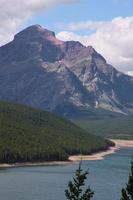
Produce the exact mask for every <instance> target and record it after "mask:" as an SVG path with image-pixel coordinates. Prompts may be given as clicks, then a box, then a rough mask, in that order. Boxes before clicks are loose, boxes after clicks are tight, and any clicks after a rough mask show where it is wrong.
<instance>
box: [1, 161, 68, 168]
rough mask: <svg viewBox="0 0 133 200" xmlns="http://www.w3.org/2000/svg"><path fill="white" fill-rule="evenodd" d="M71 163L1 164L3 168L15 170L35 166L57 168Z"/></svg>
mask: <svg viewBox="0 0 133 200" xmlns="http://www.w3.org/2000/svg"><path fill="white" fill-rule="evenodd" d="M69 163H71V162H70V161H49V162H46V161H45V162H36V163H33V162H31V163H15V164H6V163H4V164H0V169H1V168H13V167H32V166H33V167H34V166H55V165H66V164H69Z"/></svg>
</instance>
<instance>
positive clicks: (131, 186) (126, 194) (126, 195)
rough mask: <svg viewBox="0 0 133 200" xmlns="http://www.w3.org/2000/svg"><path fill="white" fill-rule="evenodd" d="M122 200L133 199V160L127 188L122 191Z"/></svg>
mask: <svg viewBox="0 0 133 200" xmlns="http://www.w3.org/2000/svg"><path fill="white" fill-rule="evenodd" d="M121 193H122V197H121V200H133V161H132V162H131V172H130V175H129V179H128V183H127V185H126V188H125V189H124V188H123V189H122V191H121Z"/></svg>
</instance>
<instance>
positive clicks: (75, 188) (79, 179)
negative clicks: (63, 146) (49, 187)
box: [65, 163, 94, 200]
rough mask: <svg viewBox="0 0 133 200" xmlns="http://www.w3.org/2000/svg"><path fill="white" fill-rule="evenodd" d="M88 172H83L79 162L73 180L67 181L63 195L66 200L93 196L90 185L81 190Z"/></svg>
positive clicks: (83, 199)
mask: <svg viewBox="0 0 133 200" xmlns="http://www.w3.org/2000/svg"><path fill="white" fill-rule="evenodd" d="M88 174H89V172H88V170H87V171H85V172H83V170H82V168H81V163H80V164H79V168H78V169H77V170H76V172H75V176H74V177H73V181H70V182H69V183H68V189H67V190H65V196H66V198H67V199H68V200H90V199H91V198H92V197H93V195H94V192H93V191H92V190H91V189H90V187H88V188H87V189H85V190H83V189H84V186H85V180H86V179H87V175H88Z"/></svg>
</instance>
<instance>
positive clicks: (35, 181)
mask: <svg viewBox="0 0 133 200" xmlns="http://www.w3.org/2000/svg"><path fill="white" fill-rule="evenodd" d="M132 155H133V148H124V149H121V150H119V151H118V152H116V153H115V154H112V155H108V156H106V157H105V159H104V160H99V161H84V162H83V168H84V169H88V168H89V171H90V175H89V176H88V180H87V184H90V186H91V188H92V189H94V190H95V196H94V198H93V199H94V200H112V199H113V200H119V199H120V191H121V188H122V187H123V186H125V184H126V182H127V180H128V174H129V169H130V161H131V157H132ZM77 167H78V164H76V163H75V164H67V165H62V166H42V167H21V168H12V169H4V170H0V199H1V200H65V196H64V190H65V188H66V187H67V183H68V181H69V180H70V179H71V178H72V176H73V173H74V172H75V170H76V169H77Z"/></svg>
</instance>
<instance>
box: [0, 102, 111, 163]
mask: <svg viewBox="0 0 133 200" xmlns="http://www.w3.org/2000/svg"><path fill="white" fill-rule="evenodd" d="M109 145H111V144H110V143H109V142H108V141H106V140H105V139H102V138H101V137H97V136H92V135H90V134H88V133H87V132H85V131H84V130H83V129H81V128H79V127H77V126H76V125H74V124H73V123H71V122H69V121H67V120H64V119H63V118H60V117H57V116H56V115H54V114H51V113H49V112H45V111H41V110H37V109H33V108H30V107H27V106H22V105H18V104H11V103H6V102H0V163H15V162H27V161H28V162H29V161H50V160H67V159H68V156H69V155H72V154H79V153H81V152H82V153H83V154H89V153H91V152H94V151H97V150H102V149H106V148H107V147H108V146H109Z"/></svg>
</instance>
